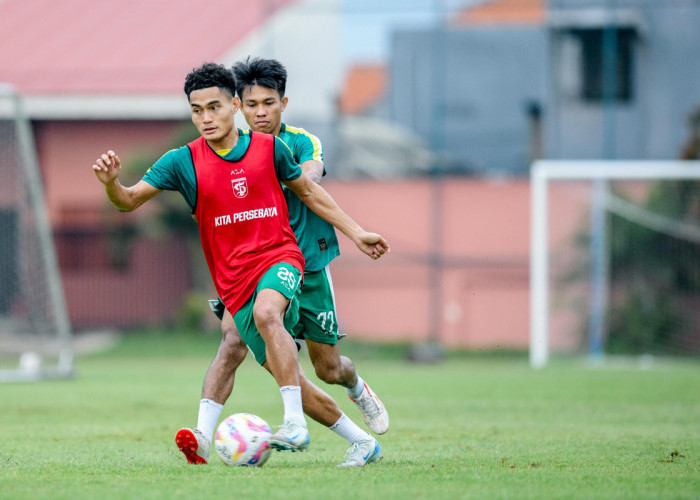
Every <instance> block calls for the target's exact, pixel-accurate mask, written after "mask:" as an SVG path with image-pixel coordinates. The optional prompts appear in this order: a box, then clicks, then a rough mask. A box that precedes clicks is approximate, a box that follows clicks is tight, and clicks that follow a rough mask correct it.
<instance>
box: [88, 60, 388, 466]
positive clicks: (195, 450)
mask: <svg viewBox="0 0 700 500" xmlns="http://www.w3.org/2000/svg"><path fill="white" fill-rule="evenodd" d="M185 93H186V95H187V97H188V101H189V103H190V107H191V112H192V122H193V123H194V125H195V126H196V127H197V130H198V131H199V133H200V138H199V139H197V140H195V141H192V142H191V143H189V144H188V145H187V146H184V147H182V148H180V149H177V150H173V151H171V152H169V153H166V154H165V155H164V156H163V157H162V158H161V159H160V160H158V162H156V164H154V165H153V167H151V169H149V171H148V172H147V173H146V175H144V178H143V179H142V180H140V181H139V182H137V183H136V184H134V185H133V186H130V187H125V186H123V185H122V184H121V183H120V182H119V174H120V172H121V161H120V159H119V157H118V156H117V155H116V153H114V151H108V152H107V153H104V154H102V155H101V156H100V157H99V158H98V159H97V160H96V162H95V164H94V165H93V166H92V169H93V171H94V173H95V175H96V177H97V179H98V180H99V181H100V182H102V184H103V185H104V188H105V192H106V194H107V197H108V199H109V200H110V201H111V202H112V204H113V205H114V206H115V207H116V208H118V209H119V210H121V211H132V210H135V209H136V208H138V207H140V206H141V205H142V204H144V203H146V202H147V201H149V200H150V199H152V198H154V197H155V196H157V195H158V194H160V193H161V192H162V191H163V190H166V189H167V190H174V191H178V192H180V193H181V194H182V196H183V197H184V198H185V200H186V201H187V203H188V205H189V206H190V208H191V210H192V213H193V214H194V215H195V216H196V219H197V223H198V225H199V227H200V237H201V241H202V248H203V250H204V254H205V257H206V258H207V264H208V265H209V268H210V272H211V274H212V278H213V280H214V284H215V285H216V289H217V292H218V294H219V296H220V297H222V298H223V299H224V302H225V303H226V307H227V309H229V310H230V311H231V313H232V314H233V318H234V322H235V324H236V327H237V330H238V332H239V333H240V337H241V338H242V339H243V340H244V341H245V342H246V344H247V345H248V346H249V347H250V349H251V350H252V351H253V354H254V355H255V358H256V360H257V361H258V363H260V364H261V365H263V366H264V367H265V368H267V369H268V370H269V371H270V372H271V373H272V375H273V377H274V378H275V380H276V382H277V383H278V385H279V387H280V393H281V395H282V400H283V404H284V425H282V427H281V428H280V430H279V431H278V432H276V433H275V434H273V436H272V437H271V438H270V444H271V446H273V447H274V448H277V449H291V450H292V451H296V450H304V449H306V448H307V447H308V445H309V434H308V430H307V428H306V420H305V419H304V416H303V413H302V409H303V411H304V412H306V413H307V414H308V415H310V416H311V417H312V418H314V419H316V420H318V421H319V422H321V423H323V424H325V425H327V426H331V425H333V418H334V416H335V415H334V414H333V411H334V408H333V407H334V406H335V408H337V405H336V404H335V401H333V400H332V398H330V397H329V396H328V395H326V394H325V393H323V392H322V391H320V390H319V389H318V388H316V387H315V386H313V384H310V383H309V382H308V381H307V380H306V379H305V377H304V376H303V373H302V372H301V369H300V367H299V363H298V359H297V350H296V346H295V344H294V341H293V340H292V337H291V336H290V333H289V332H288V328H289V327H290V326H293V325H294V324H296V322H297V321H298V294H299V285H300V281H301V280H300V279H299V278H300V277H301V272H302V271H303V267H304V266H303V262H304V261H303V257H302V254H301V251H300V250H299V248H298V246H297V245H296V241H295V238H294V234H293V233H292V231H291V228H290V227H289V221H288V213H287V208H286V203H285V201H284V198H283V194H282V191H281V187H280V183H283V184H284V185H285V186H286V187H288V188H290V189H292V190H293V191H294V192H295V193H297V195H298V196H300V197H301V198H303V199H304V201H305V203H307V204H308V205H309V206H310V207H312V208H313V209H314V210H315V211H316V212H317V213H318V214H320V215H321V216H323V217H324V218H325V219H327V220H328V221H331V222H332V223H333V224H334V225H335V226H336V227H338V228H339V229H340V230H341V231H342V232H343V233H344V234H346V235H347V236H348V237H349V238H350V239H351V240H352V241H353V242H355V243H356V245H357V246H358V248H360V250H362V251H363V252H364V253H366V254H367V255H369V256H370V257H371V258H373V259H377V258H379V257H381V255H383V254H384V253H386V252H388V251H389V247H388V245H387V243H386V241H385V240H384V239H383V238H382V237H381V236H380V235H378V234H375V233H368V232H366V231H364V230H363V229H362V228H361V227H360V226H359V225H358V224H357V223H356V222H354V221H353V220H352V219H351V218H350V217H348V216H347V215H346V214H345V213H344V212H343V211H342V210H341V209H340V208H339V207H338V206H337V205H336V204H335V202H334V201H333V200H332V198H331V197H330V196H328V194H327V193H326V192H325V191H324V190H323V189H322V188H320V187H318V186H317V185H316V184H314V183H313V182H311V181H309V180H308V179H306V178H305V177H304V176H303V175H301V173H302V172H301V168H300V167H299V165H298V164H297V163H296V162H295V161H294V159H293V157H292V155H291V151H290V150H289V148H288V147H287V146H286V145H285V144H284V143H283V142H282V141H281V140H279V139H277V138H275V137H271V136H269V135H266V134H258V133H256V132H252V133H244V132H243V131H241V130H240V129H237V128H236V127H235V122H234V115H235V113H236V112H237V110H238V109H239V107H240V100H239V99H238V98H237V97H235V78H234V76H233V73H232V72H231V71H230V70H228V69H226V68H224V67H223V66H221V65H218V64H213V63H207V64H204V65H202V66H201V67H199V68H196V69H195V70H193V71H192V72H191V73H190V74H189V75H187V78H186V79H185ZM268 138H270V139H268ZM217 152H219V153H217ZM302 392H303V401H302ZM200 411H201V407H200ZM329 415H330V416H329ZM212 435H213V429H211V431H210V432H209V436H208V437H207V436H205V435H204V434H203V433H202V432H200V431H198V430H197V429H195V430H194V431H193V430H191V429H181V430H180V431H178V435H177V436H176V442H177V444H178V447H180V449H181V450H182V451H183V453H185V455H186V457H187V460H188V462H190V463H207V461H208V459H209V449H210V444H211V436H212ZM379 458H381V451H380V448H379V444H378V443H376V441H375V448H374V449H373V450H372V451H371V453H370V459H369V460H366V461H365V463H367V462H370V461H373V459H374V460H377V459H379ZM341 465H364V463H362V464H357V463H348V462H347V461H346V463H344V464H341Z"/></svg>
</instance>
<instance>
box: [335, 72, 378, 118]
mask: <svg viewBox="0 0 700 500" xmlns="http://www.w3.org/2000/svg"><path fill="white" fill-rule="evenodd" d="M386 80H387V78H386V68H385V67H384V66H383V65H381V64H364V65H356V66H353V67H352V68H350V70H349V72H348V74H347V76H346V77H345V82H344V84H343V88H342V90H341V94H340V98H339V100H338V101H339V102H338V107H339V108H340V111H341V113H344V114H356V113H361V112H363V111H364V110H365V109H367V108H368V107H369V106H371V105H372V104H374V103H375V102H377V101H378V100H379V99H381V98H382V97H383V96H384V93H385V92H386V84H387V82H386Z"/></svg>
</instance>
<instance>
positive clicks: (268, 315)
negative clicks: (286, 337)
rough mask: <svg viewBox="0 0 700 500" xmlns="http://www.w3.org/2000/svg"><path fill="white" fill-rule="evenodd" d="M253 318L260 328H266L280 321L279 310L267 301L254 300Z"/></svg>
mask: <svg viewBox="0 0 700 500" xmlns="http://www.w3.org/2000/svg"><path fill="white" fill-rule="evenodd" d="M253 320H254V321H255V325H256V326H257V327H258V330H260V329H267V328H269V327H270V326H271V325H273V324H276V323H279V322H280V321H281V318H280V311H279V310H278V309H277V308H276V307H275V305H274V304H271V303H269V302H256V303H255V305H254V306H253Z"/></svg>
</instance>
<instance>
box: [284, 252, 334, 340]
mask: <svg viewBox="0 0 700 500" xmlns="http://www.w3.org/2000/svg"><path fill="white" fill-rule="evenodd" d="M294 336H295V337H296V338H298V339H302V338H303V339H306V340H312V341H314V342H318V343H320V344H332V345H335V344H337V343H338V338H341V337H344V336H345V335H339V334H338V317H337V315H336V310H335V295H334V294H333V281H332V280H331V275H330V272H329V271H328V267H327V266H326V267H325V268H324V269H321V270H320V271H316V272H311V273H305V274H304V286H303V288H302V289H301V295H300V296H299V323H297V325H296V326H295V327H294Z"/></svg>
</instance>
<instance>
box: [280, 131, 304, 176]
mask: <svg viewBox="0 0 700 500" xmlns="http://www.w3.org/2000/svg"><path fill="white" fill-rule="evenodd" d="M274 150H275V171H276V172H277V178H278V179H279V180H280V181H293V180H295V179H298V178H299V177H300V176H301V167H300V166H299V164H298V163H297V162H296V161H295V160H294V156H293V154H292V150H291V149H289V146H287V145H286V144H285V143H284V141H282V139H280V138H279V137H275V145H274Z"/></svg>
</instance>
